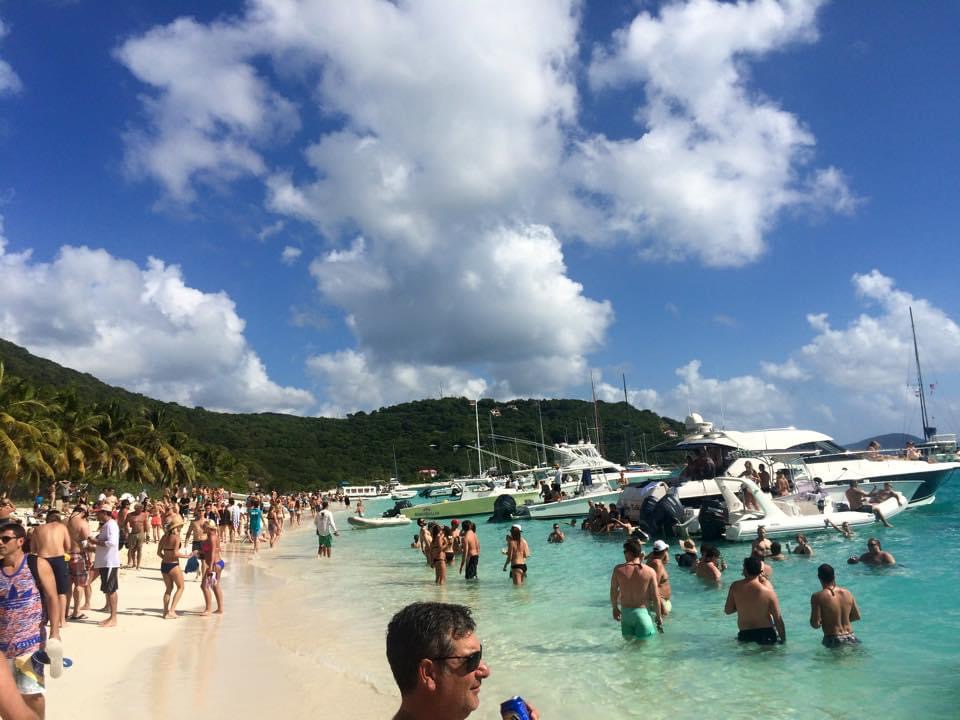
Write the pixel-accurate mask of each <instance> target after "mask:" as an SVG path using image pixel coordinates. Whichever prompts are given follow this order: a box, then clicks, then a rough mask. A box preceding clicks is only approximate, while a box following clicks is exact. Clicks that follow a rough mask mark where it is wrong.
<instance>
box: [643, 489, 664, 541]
mask: <svg viewBox="0 0 960 720" xmlns="http://www.w3.org/2000/svg"><path fill="white" fill-rule="evenodd" d="M659 503H660V498H658V497H655V496H653V495H647V496H646V497H645V498H644V499H643V503H642V504H641V505H640V522H641V523H642V524H643V525H644V526H645V527H646V528H647V530H649V531H650V532H652V533H656V529H657V505H658V504H659Z"/></svg>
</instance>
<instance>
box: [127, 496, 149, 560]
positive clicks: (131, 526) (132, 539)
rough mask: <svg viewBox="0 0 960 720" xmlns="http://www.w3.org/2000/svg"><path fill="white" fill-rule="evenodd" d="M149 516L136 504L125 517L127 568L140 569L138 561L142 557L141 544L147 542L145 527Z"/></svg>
mask: <svg viewBox="0 0 960 720" xmlns="http://www.w3.org/2000/svg"><path fill="white" fill-rule="evenodd" d="M149 523H150V516H149V515H147V513H146V512H144V510H143V507H142V506H141V505H140V504H139V503H137V504H136V505H134V506H133V512H132V513H130V514H128V515H127V518H126V524H127V529H128V532H127V567H135V568H136V569H137V570H139V569H140V560H141V556H142V555H143V544H144V543H145V542H146V541H147V527H148V525H149Z"/></svg>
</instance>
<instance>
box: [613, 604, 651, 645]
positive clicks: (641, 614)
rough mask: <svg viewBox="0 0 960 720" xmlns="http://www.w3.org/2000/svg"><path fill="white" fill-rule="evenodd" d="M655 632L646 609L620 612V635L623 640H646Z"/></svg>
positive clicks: (626, 609)
mask: <svg viewBox="0 0 960 720" xmlns="http://www.w3.org/2000/svg"><path fill="white" fill-rule="evenodd" d="M656 632H657V628H656V626H655V625H654V624H653V619H651V617H650V613H649V612H647V609H646V608H623V609H622V610H621V611H620V633H621V634H622V635H623V637H624V638H628V639H629V638H648V637H650V636H651V635H655V634H656Z"/></svg>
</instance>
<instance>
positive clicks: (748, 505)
mask: <svg viewBox="0 0 960 720" xmlns="http://www.w3.org/2000/svg"><path fill="white" fill-rule="evenodd" d="M739 496H740V501H741V502H742V503H743V507H744V509H746V510H759V509H760V504H759V503H758V502H757V499H756V498H755V497H754V496H753V493H752V492H750V488H748V487H747V486H746V485H741V486H740V493H739Z"/></svg>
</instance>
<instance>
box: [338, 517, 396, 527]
mask: <svg viewBox="0 0 960 720" xmlns="http://www.w3.org/2000/svg"><path fill="white" fill-rule="evenodd" d="M347 522H348V523H350V524H351V525H353V526H354V527H355V528H361V529H370V528H382V527H393V526H395V525H409V524H410V518H408V517H404V516H403V515H396V516H394V517H388V518H385V517H369V518H368V517H360V516H359V515H351V516H350V517H348V518H347Z"/></svg>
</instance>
